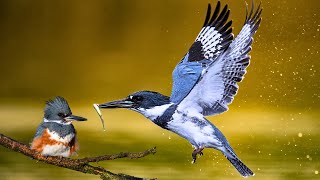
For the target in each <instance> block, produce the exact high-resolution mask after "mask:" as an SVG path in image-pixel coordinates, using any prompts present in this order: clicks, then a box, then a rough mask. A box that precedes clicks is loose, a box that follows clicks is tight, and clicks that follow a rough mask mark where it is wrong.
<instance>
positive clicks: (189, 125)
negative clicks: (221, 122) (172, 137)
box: [167, 113, 221, 148]
mask: <svg viewBox="0 0 320 180" xmlns="http://www.w3.org/2000/svg"><path fill="white" fill-rule="evenodd" d="M167 127H168V129H169V130H171V131H173V132H174V133H176V134H178V135H180V136H182V137H183V138H185V139H187V140H188V141H189V142H190V143H191V144H192V145H193V146H195V147H196V148H199V147H212V146H219V145H220V144H221V142H220V141H219V139H217V137H216V136H215V134H214V128H213V127H212V125H211V124H210V123H209V122H207V120H205V119H201V120H199V119H197V120H195V119H191V118H190V119H188V117H186V116H182V115H180V114H178V113H175V114H174V115H173V120H172V121H170V122H169V123H168V126H167Z"/></svg>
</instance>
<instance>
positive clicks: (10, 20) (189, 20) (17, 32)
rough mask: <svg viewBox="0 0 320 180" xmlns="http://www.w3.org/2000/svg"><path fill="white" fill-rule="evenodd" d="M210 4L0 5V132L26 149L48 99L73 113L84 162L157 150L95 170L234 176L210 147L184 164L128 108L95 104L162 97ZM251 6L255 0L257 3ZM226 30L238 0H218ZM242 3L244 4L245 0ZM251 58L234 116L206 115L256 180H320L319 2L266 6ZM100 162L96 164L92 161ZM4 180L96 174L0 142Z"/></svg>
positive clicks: (17, 0) (166, 136)
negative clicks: (60, 100) (57, 99)
mask: <svg viewBox="0 0 320 180" xmlns="http://www.w3.org/2000/svg"><path fill="white" fill-rule="evenodd" d="M208 2H211V3H213V6H215V4H216V1H215V0H212V1H208V0H201V1H199V0H175V1H169V0H154V1H146V0H135V1H129V0H94V1H84V0H79V1H78V0H77V1H76V0H70V1H62V0H57V1H53V0H28V1H24V0H14V1H9V0H2V1H0V26H1V28H0V39H1V40H0V63H1V65H0V81H1V83H0V115H1V118H0V124H1V125H0V133H3V134H5V135H8V136H10V137H12V138H14V139H16V140H19V141H22V142H24V143H26V144H28V143H29V142H30V141H31V140H32V137H33V135H34V133H35V130H36V128H37V126H38V124H39V123H40V122H41V121H42V117H43V108H44V103H45V101H46V100H48V99H50V98H53V97H54V96H57V95H60V96H63V97H65V98H66V99H67V100H68V101H69V104H70V106H71V108H72V110H73V113H74V114H76V115H81V116H85V117H87V118H88V119H89V120H88V121H87V122H81V123H75V127H76V128H77V130H78V135H79V143H80V148H81V150H80V152H79V153H78V154H79V156H78V157H75V158H81V157H85V156H96V155H102V154H111V153H117V152H120V151H142V150H145V149H146V148H151V147H153V146H157V149H158V152H157V153H156V155H154V156H148V157H146V158H143V159H139V160H128V159H123V160H116V161H109V162H100V163H99V164H98V165H99V166H103V167H105V168H107V169H108V170H110V171H113V172H117V173H127V174H130V175H135V176H140V177H157V178H159V179H213V178H215V179H242V178H241V177H240V175H239V174H238V173H237V172H236V170H235V169H234V168H233V167H231V165H230V164H229V162H228V161H227V160H226V159H225V158H224V157H223V156H222V154H220V153H219V152H217V151H214V150H211V149H206V150H205V151H204V154H205V155H204V156H203V157H201V158H200V159H199V161H198V162H197V164H195V165H191V152H192V150H193V149H192V147H191V145H190V144H189V143H188V142H187V141H186V140H184V139H182V138H180V137H178V136H177V135H175V134H173V133H171V132H168V131H166V130H163V129H161V128H159V127H157V126H156V125H154V124H152V123H151V122H150V121H148V120H146V119H145V118H144V117H142V116H141V115H139V114H137V113H135V112H130V111H128V110H103V114H104V116H105V120H106V127H107V131H106V132H103V131H102V127H101V123H100V121H99V118H98V116H97V114H96V113H95V111H94V110H93V108H92V104H93V103H103V102H106V101H111V100H114V99H119V98H123V97H125V96H127V95H128V94H129V93H132V92H135V91H138V90H144V89H146V90H153V91H158V92H161V93H163V94H166V95H170V91H171V84H172V82H171V72H172V70H173V68H174V67H175V65H176V64H177V63H178V62H179V61H180V59H181V58H182V57H183V55H184V54H185V53H186V52H187V50H188V49H189V47H190V46H191V44H192V42H193V41H194V39H195V37H196V36H197V34H198V33H199V31H200V29H201V26H202V24H203V21H204V18H205V14H206V10H207V9H206V8H207V3H208ZM257 2H258V1H257ZM222 3H223V4H225V3H227V4H228V5H229V8H230V9H231V15H230V18H231V19H232V20H233V27H234V31H233V32H234V33H235V34H237V33H238V32H239V31H240V29H241V27H242V25H243V22H244V19H245V2H244V1H242V0H241V1H231V0H223V1H222ZM249 4H250V2H249ZM262 6H263V8H264V10H263V13H262V17H263V20H262V24H261V26H260V28H259V30H258V33H257V34H256V35H255V42H254V44H253V51H252V52H251V56H252V61H251V64H250V66H249V68H248V69H247V70H248V73H247V74H246V76H245V77H246V78H245V79H244V81H243V82H242V83H240V90H239V92H238V95H237V97H236V98H235V100H234V102H233V104H231V105H230V110H229V111H228V112H227V113H224V114H222V115H219V116H215V117H209V119H210V120H211V122H213V123H214V124H216V125H217V127H218V128H220V129H221V131H222V132H224V134H225V136H226V137H227V138H228V139H229V141H230V143H231V145H232V146H233V148H234V149H235V151H236V152H237V154H238V155H239V157H240V158H241V159H242V160H243V161H244V162H245V163H246V164H247V165H248V166H249V167H250V168H251V169H252V170H253V171H254V172H255V173H256V176H255V177H254V178H255V179H318V178H320V174H319V171H320V163H319V162H320V155H319V154H320V151H319V144H320V139H319V136H320V122H319V118H320V112H319V110H320V101H319V100H320V88H319V87H320V81H319V77H320V76H319V70H320V69H319V67H320V55H319V49H320V32H319V31H320V30H319V29H320V20H319V19H320V17H319V16H320V11H319V9H320V2H319V1H317V0H307V1H304V2H303V3H302V2H301V1H299V0H290V1H276V0H263V1H262ZM96 165H97V164H96ZM0 174H1V179H56V178H60V179H81V178H83V179H90V178H91V179H98V177H95V176H91V175H84V174H80V173H78V172H73V171H71V170H67V169H62V168H58V167H54V166H51V165H47V164H44V163H40V162H36V161H34V160H31V159H30V158H27V157H24V156H23V155H20V154H18V153H15V152H11V151H9V150H7V149H5V148H3V147H0Z"/></svg>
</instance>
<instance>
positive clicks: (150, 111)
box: [99, 91, 173, 120]
mask: <svg viewBox="0 0 320 180" xmlns="http://www.w3.org/2000/svg"><path fill="white" fill-rule="evenodd" d="M172 104H173V103H172V102H171V101H170V97H168V96H164V95H162V94H160V93H157V92H153V91H139V92H135V93H133V94H130V95H128V96H127V97H126V98H124V99H121V100H117V101H112V102H107V103H104V104H100V105H99V108H127V109H130V110H133V111H137V112H139V113H141V114H142V115H144V116H145V117H147V118H149V119H151V120H155V119H156V118H157V117H159V116H161V115H162V114H163V113H164V112H165V110H166V109H168V108H169V107H170V106H171V105H172Z"/></svg>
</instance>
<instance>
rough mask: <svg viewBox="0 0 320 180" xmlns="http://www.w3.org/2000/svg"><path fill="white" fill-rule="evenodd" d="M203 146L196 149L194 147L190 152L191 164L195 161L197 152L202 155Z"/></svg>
mask: <svg viewBox="0 0 320 180" xmlns="http://www.w3.org/2000/svg"><path fill="white" fill-rule="evenodd" d="M203 149H204V148H198V149H195V150H194V151H193V152H192V162H191V163H192V164H194V163H196V160H197V155H198V154H199V155H200V156H203V152H202V150H203Z"/></svg>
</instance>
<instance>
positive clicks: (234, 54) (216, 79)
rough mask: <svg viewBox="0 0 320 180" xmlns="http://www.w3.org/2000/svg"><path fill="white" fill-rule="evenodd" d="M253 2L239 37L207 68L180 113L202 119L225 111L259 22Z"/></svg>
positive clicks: (239, 79)
mask: <svg viewBox="0 0 320 180" xmlns="http://www.w3.org/2000/svg"><path fill="white" fill-rule="evenodd" d="M253 11H254V5H253V3H252V8H251V11H250V13H249V15H248V6H247V15H246V20H245V24H244V26H243V28H242V30H241V31H240V33H239V35H238V36H237V37H236V38H235V39H234V41H232V43H231V44H230V46H229V47H228V48H227V50H226V51H225V52H223V53H222V54H220V56H219V57H218V58H216V59H215V61H214V62H213V63H212V64H211V65H210V66H209V67H208V68H207V69H205V72H204V73H203V75H202V76H201V77H200V80H199V81H198V82H197V84H196V85H195V86H194V88H193V89H192V90H191V91H190V93H189V94H188V96H186V97H185V98H184V99H183V100H182V101H181V103H180V104H179V105H178V110H179V111H182V112H186V113H188V112H197V113H201V114H203V115H204V116H209V115H214V114H219V113H222V112H225V111H227V110H228V105H229V104H230V103H231V102H232V101H233V98H234V96H235V95H236V93H237V91H238V85H237V83H238V82H240V81H241V80H242V79H243V76H244V74H245V73H246V68H247V66H248V65H249V60H250V56H249V55H248V53H249V52H250V51H251V44H252V42H253V38H252V36H253V35H254V34H255V32H256V30H257V29H258V27H259V25H260V22H261V18H260V15H261V12H262V9H261V8H260V4H259V7H258V8H257V10H256V11H255V12H253Z"/></svg>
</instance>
